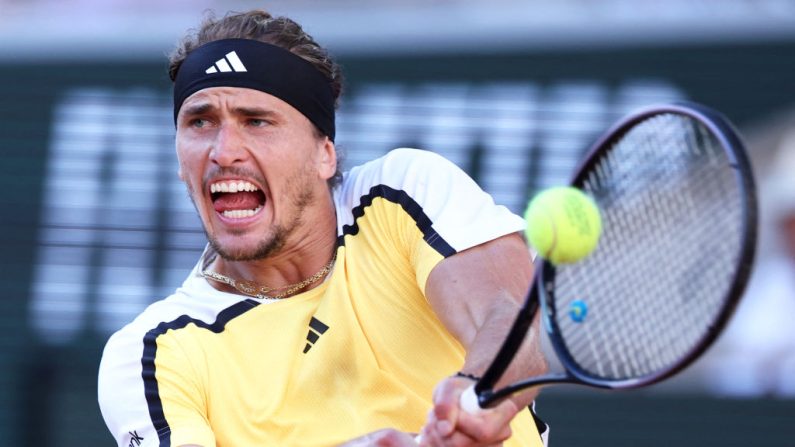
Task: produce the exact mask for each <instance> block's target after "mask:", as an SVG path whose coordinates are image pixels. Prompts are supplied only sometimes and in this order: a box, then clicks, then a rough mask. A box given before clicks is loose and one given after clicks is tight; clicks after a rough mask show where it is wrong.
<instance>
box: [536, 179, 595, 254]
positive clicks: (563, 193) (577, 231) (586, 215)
mask: <svg viewBox="0 0 795 447" xmlns="http://www.w3.org/2000/svg"><path fill="white" fill-rule="evenodd" d="M524 218H525V221H526V222H527V228H526V230H525V234H526V235H527V240H528V242H530V245H532V246H533V248H535V250H536V251H537V252H538V254H539V255H540V256H542V257H543V258H544V259H546V260H548V261H550V262H552V263H553V264H565V263H571V262H577V261H579V260H580V259H582V258H584V257H586V256H588V255H589V254H590V253H591V252H592V251H593V250H594V249H595V248H596V245H597V243H598V242H599V236H600V234H601V233H602V218H601V216H600V215H599V208H598V207H597V206H596V203H594V201H593V200H592V199H591V198H590V197H588V196H587V195H585V193H583V192H582V191H580V190H579V189H577V188H572V187H568V186H564V187H557V188H549V189H546V190H544V191H542V192H540V193H539V194H538V195H536V196H535V197H534V198H533V200H531V201H530V203H529V204H528V206H527V210H526V211H525V214H524Z"/></svg>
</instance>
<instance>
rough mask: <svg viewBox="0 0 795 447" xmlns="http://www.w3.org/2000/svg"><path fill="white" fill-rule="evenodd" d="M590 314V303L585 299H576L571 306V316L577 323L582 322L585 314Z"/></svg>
mask: <svg viewBox="0 0 795 447" xmlns="http://www.w3.org/2000/svg"><path fill="white" fill-rule="evenodd" d="M586 315H588V305H587V304H585V301H583V300H574V301H572V302H571V305H570V306H569V317H571V319H572V321H574V322H575V323H582V320H584V319H585V316H586Z"/></svg>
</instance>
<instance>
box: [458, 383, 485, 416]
mask: <svg viewBox="0 0 795 447" xmlns="http://www.w3.org/2000/svg"><path fill="white" fill-rule="evenodd" d="M458 403H459V405H460V406H461V408H462V409H463V410H464V411H466V412H467V413H469V414H478V413H480V412H481V411H483V409H482V408H480V402H479V401H478V395H477V394H476V393H475V385H472V386H470V387H469V388H467V389H466V390H464V392H463V393H461V399H460V400H459V401H458Z"/></svg>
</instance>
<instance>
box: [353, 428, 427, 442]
mask: <svg viewBox="0 0 795 447" xmlns="http://www.w3.org/2000/svg"><path fill="white" fill-rule="evenodd" d="M416 446H417V443H416V442H414V435H410V434H408V433H403V432H401V431H398V430H394V429H391V428H387V429H383V430H378V431H375V432H372V433H368V434H366V435H364V436H362V437H360V438H356V439H352V440H350V441H348V442H346V443H345V444H342V445H340V446H338V447H416Z"/></svg>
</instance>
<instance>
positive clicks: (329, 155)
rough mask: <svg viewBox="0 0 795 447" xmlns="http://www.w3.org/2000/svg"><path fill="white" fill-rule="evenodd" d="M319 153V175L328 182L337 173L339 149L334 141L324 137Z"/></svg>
mask: <svg viewBox="0 0 795 447" xmlns="http://www.w3.org/2000/svg"><path fill="white" fill-rule="evenodd" d="M318 152H319V154H318V155H319V156H318V164H317V166H318V174H319V175H320V176H321V177H322V178H323V179H324V180H328V179H330V178H331V177H333V176H334V173H335V172H337V148H336V146H334V142H333V141H331V140H330V139H329V138H328V137H324V138H323V141H322V143H321V146H320V147H319V148H318Z"/></svg>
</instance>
